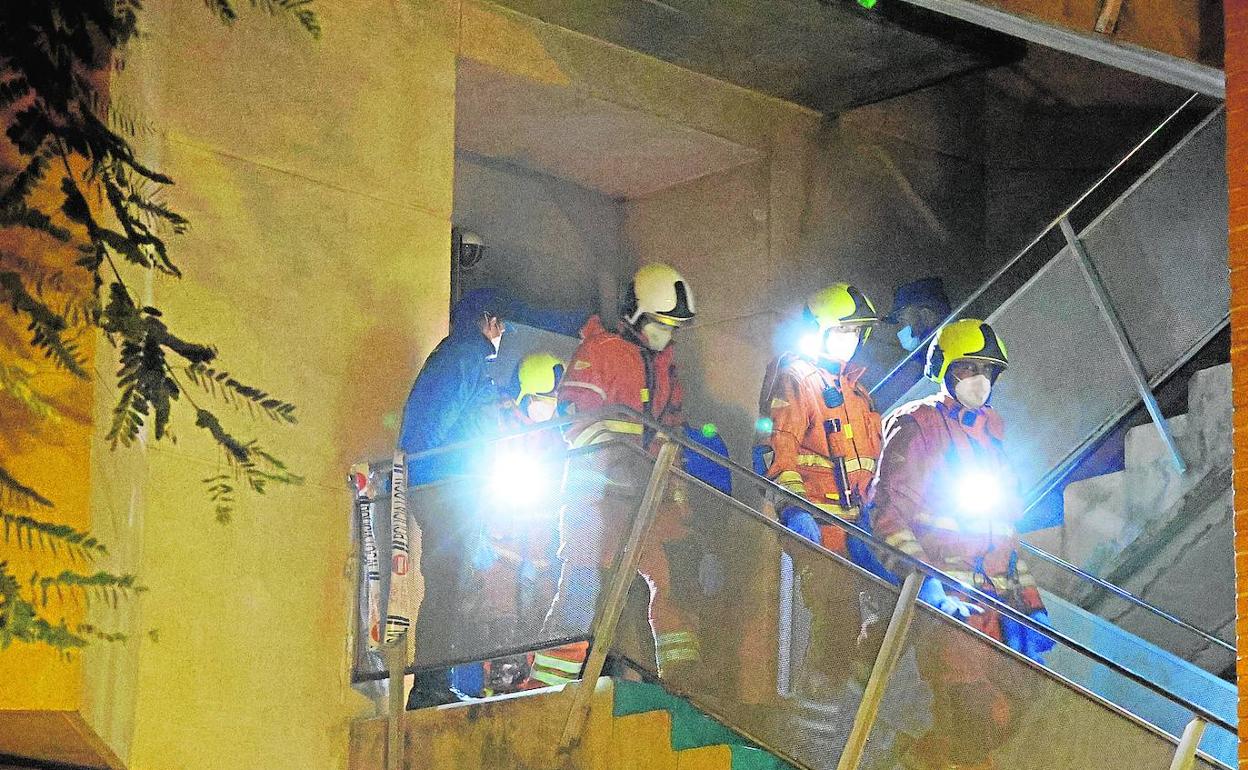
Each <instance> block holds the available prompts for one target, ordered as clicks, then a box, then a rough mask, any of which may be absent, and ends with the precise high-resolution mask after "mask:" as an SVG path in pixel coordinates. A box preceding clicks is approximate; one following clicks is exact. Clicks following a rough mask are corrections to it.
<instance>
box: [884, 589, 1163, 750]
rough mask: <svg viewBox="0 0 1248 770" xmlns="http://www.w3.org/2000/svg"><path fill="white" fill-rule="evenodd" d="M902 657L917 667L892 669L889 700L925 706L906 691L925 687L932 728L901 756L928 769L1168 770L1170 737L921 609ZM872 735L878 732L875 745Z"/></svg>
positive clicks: (962, 627)
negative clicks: (987, 764)
mask: <svg viewBox="0 0 1248 770" xmlns="http://www.w3.org/2000/svg"><path fill="white" fill-rule="evenodd" d="M906 651H907V652H906V654H911V655H913V656H914V659H915V661H916V666H915V668H914V669H912V670H911V671H902V670H898V671H897V673H896V674H895V676H894V678H893V680H892V681H891V682H890V684H889V687H888V694H889V696H890V697H892V698H893V699H894V702H900V703H904V704H908V705H910V706H911V707H912V708H914V709H920V708H922V707H923V706H924V703H923V702H920V701H918V700H916V699H915V697H914V696H913V695H909V696H908V695H905V694H903V693H905V692H921V691H922V688H920V687H918V686H917V684H916V681H915V678H916V677H917V678H918V679H920V680H922V681H923V682H925V683H926V684H927V686H928V688H930V689H929V693H930V694H927V693H925V695H924V697H930V698H931V700H930V704H931V705H930V712H931V715H932V726H931V730H930V731H929V732H928V733H926V734H925V735H923V736H922V737H921V738H920V739H919V740H918V741H915V742H914V743H912V744H911V745H910V747H909V748H908V749H907V750H908V751H910V752H911V753H913V754H916V755H919V756H922V757H923V758H924V759H926V760H927V761H928V762H930V763H932V764H933V766H937V767H940V766H949V765H955V764H956V765H963V766H967V767H978V766H981V764H982V763H985V762H987V761H989V760H992V761H994V762H995V766H996V767H1008V768H1011V770H1029V769H1032V768H1034V770H1052V768H1057V767H1062V768H1102V767H1131V768H1135V769H1136V770H1152V769H1153V768H1156V770H1165V768H1168V767H1169V766H1170V760H1171V758H1172V756H1173V754H1174V750H1175V746H1174V744H1173V743H1172V742H1171V741H1170V740H1168V739H1167V738H1165V737H1163V736H1160V735H1158V734H1157V733H1155V732H1153V731H1152V730H1150V729H1149V728H1147V727H1144V726H1142V725H1140V724H1138V723H1136V722H1134V721H1132V720H1130V719H1127V718H1124V717H1123V716H1121V715H1119V714H1117V713H1115V712H1114V711H1113V710H1111V709H1110V708H1108V707H1106V706H1105V705H1103V704H1102V703H1101V702H1099V701H1098V700H1095V699H1093V698H1091V697H1089V696H1086V695H1084V694H1082V693H1080V692H1078V691H1077V690H1074V689H1072V688H1071V687H1069V686H1068V685H1065V684H1064V683H1063V682H1061V681H1060V680H1058V679H1056V678H1054V677H1052V675H1050V674H1046V673H1044V672H1043V671H1041V670H1040V669H1037V668H1035V667H1033V666H1031V665H1030V664H1029V663H1027V662H1026V661H1024V660H1023V659H1020V658H1019V657H1017V656H1015V655H1013V654H1012V653H1010V652H1008V651H1006V650H1005V649H1003V648H1001V647H999V646H998V645H995V644H993V643H991V642H989V641H988V640H987V639H986V638H984V637H982V636H980V635H978V634H975V633H971V632H969V630H968V629H967V628H966V627H965V626H963V625H961V624H959V623H955V622H953V621H951V620H949V619H948V618H946V617H945V616H943V615H940V614H938V613H936V612H935V611H934V610H931V609H930V608H928V607H927V606H926V605H920V606H919V612H918V613H916V615H915V619H914V623H913V625H912V626H911V630H910V635H909V637H908V642H907V645H906ZM1106 673H1108V672H1106ZM877 736H878V737H883V734H882V733H881V731H879V730H877V731H876V732H875V733H873V734H872V740H875V739H876V737H877ZM937 760H943V761H944V762H946V763H947V764H946V765H940V764H939V763H938V762H937ZM868 767H892V765H891V764H884V765H868Z"/></svg>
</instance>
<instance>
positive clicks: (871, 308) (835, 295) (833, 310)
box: [803, 283, 880, 342]
mask: <svg viewBox="0 0 1248 770" xmlns="http://www.w3.org/2000/svg"><path fill="white" fill-rule="evenodd" d="M803 315H805V316H806V318H807V319H808V320H810V321H813V322H814V323H815V324H817V325H818V326H819V331H820V332H823V331H827V330H828V328H830V327H832V326H862V327H865V328H864V329H863V334H862V341H863V342H866V340H867V337H868V336H869V335H870V334H871V326H872V325H874V324H876V323H879V321H880V316H879V313H877V312H876V311H875V305H872V304H871V300H869V299H867V295H865V294H863V293H862V292H861V291H859V290H858V289H857V288H855V287H853V286H850V285H849V284H847V283H834V284H832V285H831V286H828V287H826V288H823V289H820V290H819V291H817V292H815V293H814V294H812V295H810V297H808V298H807V299H806V306H805V308H804V309H803Z"/></svg>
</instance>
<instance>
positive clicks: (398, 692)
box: [381, 630, 411, 770]
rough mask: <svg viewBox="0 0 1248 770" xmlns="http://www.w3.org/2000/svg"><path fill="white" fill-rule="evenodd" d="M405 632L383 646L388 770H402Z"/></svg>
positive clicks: (405, 660)
mask: <svg viewBox="0 0 1248 770" xmlns="http://www.w3.org/2000/svg"><path fill="white" fill-rule="evenodd" d="M409 633H411V631H410V630H409V631H404V632H403V634H401V635H400V636H399V638H398V639H395V640H394V642H393V643H391V644H387V645H383V646H382V648H381V649H382V656H383V658H384V659H385V661H386V671H387V673H388V674H389V678H388V685H389V686H388V687H387V693H386V695H387V698H388V700H387V708H386V753H385V760H386V762H385V767H386V770H402V768H403V750H404V748H405V746H404V741H403V739H404V731H403V717H404V714H405V709H404V705H405V704H404V703H403V676H404V674H405V673H406V670H407V635H408V634H409Z"/></svg>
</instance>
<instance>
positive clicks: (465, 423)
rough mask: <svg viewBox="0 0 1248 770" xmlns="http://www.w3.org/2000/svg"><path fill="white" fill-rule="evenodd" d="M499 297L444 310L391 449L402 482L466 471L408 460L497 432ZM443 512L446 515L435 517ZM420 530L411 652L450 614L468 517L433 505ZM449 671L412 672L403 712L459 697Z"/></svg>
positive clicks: (462, 466) (454, 459)
mask: <svg viewBox="0 0 1248 770" xmlns="http://www.w3.org/2000/svg"><path fill="white" fill-rule="evenodd" d="M507 304H508V302H507V300H506V298H505V297H504V296H503V295H502V294H501V293H499V292H497V291H495V290H493V289H477V290H475V291H471V292H469V293H468V294H466V295H464V297H463V298H462V299H461V300H459V302H457V303H456V304H455V307H454V308H453V309H452V310H451V333H450V334H449V335H447V336H446V338H445V339H443V340H442V341H441V342H439V343H438V346H437V347H435V348H434V349H433V352H432V353H430V354H429V358H427V359H426V360H425V364H424V366H422V367H421V369H420V373H419V374H417V375H416V382H415V383H413V385H412V390H411V393H410V394H409V395H408V397H407V403H406V405H405V406H404V408H403V424H402V427H401V428H400V429H399V441H398V448H399V449H401V450H403V452H405V453H406V454H407V458H408V459H407V466H408V483H409V485H411V486H420V485H424V484H431V483H433V482H435V481H439V480H442V479H447V478H452V477H455V476H463V475H465V474H467V473H468V472H469V471H470V468H469V466H468V463H469V462H470V461H469V459H468V458H467V457H466V456H465V454H464V453H458V452H455V453H443V454H438V455H433V456H431V457H416V458H413V457H412V455H414V454H418V453H420V452H426V451H428V450H431V449H436V448H438V447H441V446H447V445H450V444H457V443H460V442H463V441H471V440H473V439H482V438H488V437H489V436H491V435H494V434H496V433H497V432H498V429H499V425H500V420H501V415H500V406H499V405H500V404H501V403H502V396H501V394H500V392H499V390H498V387H497V386H496V385H495V384H494V381H493V380H492V379H491V378H490V376H489V373H488V371H487V368H486V367H487V364H488V363H489V361H490V360H491V359H493V358H494V357H495V356H496V355H497V354H498V348H499V344H500V343H501V342H502V338H503V331H504V329H505V320H504V319H505V317H506V316H507V315H508V313H507V307H506V306H507ZM439 513H446V514H448V515H438V514H439ZM413 514H414V515H415V516H416V518H417V520H418V523H419V525H420V546H421V547H420V573H421V576H422V577H423V579H424V585H425V591H424V596H423V597H422V598H421V602H420V611H419V613H418V615H417V620H416V635H417V649H422V648H423V649H430V648H433V649H438V648H439V647H440V646H443V645H439V644H438V642H439V641H440V637H444V636H445V634H446V628H447V627H448V626H450V625H451V619H452V618H453V617H454V616H455V614H456V609H455V606H456V602H457V601H458V598H457V594H458V588H459V584H460V581H461V579H462V578H463V576H464V574H465V569H466V566H465V565H466V563H467V562H468V551H469V544H470V543H471V542H472V540H473V538H472V535H473V522H472V517H470V516H461V515H457V514H456V513H455V512H453V511H450V510H449V509H448V510H446V511H442V510H441V507H439V506H418V507H417V508H416V509H415V510H413ZM451 685H452V672H451V670H450V669H449V668H441V669H436V670H426V671H422V672H420V673H418V674H417V675H416V681H415V683H414V685H413V687H412V691H411V693H410V695H409V696H408V704H407V707H408V708H409V709H414V708H425V707H427V706H434V705H439V704H443V703H453V702H456V701H458V700H460V699H461V697H460V694H459V693H457V692H456V691H455V690H453V689H452V686H451Z"/></svg>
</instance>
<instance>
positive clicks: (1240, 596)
mask: <svg viewBox="0 0 1248 770" xmlns="http://www.w3.org/2000/svg"><path fill="white" fill-rule="evenodd" d="M1226 53H1227V55H1226V117H1227V137H1226V143H1227V147H1226V169H1227V176H1228V181H1229V183H1230V195H1231V197H1230V222H1229V225H1230V244H1229V246H1230V267H1231V402H1232V404H1233V406H1234V410H1235V412H1234V420H1233V425H1234V439H1235V460H1234V468H1235V470H1234V477H1233V480H1232V486H1233V488H1234V489H1235V490H1236V494H1235V495H1234V501H1235V502H1234V506H1235V617H1236V633H1235V641H1236V646H1237V648H1238V650H1239V656H1238V658H1237V660H1236V673H1237V674H1238V680H1239V688H1240V689H1239V723H1240V724H1241V725H1244V724H1248V697H1245V688H1248V655H1245V654H1244V650H1245V649H1248V494H1244V490H1246V489H1248V4H1245V3H1228V4H1227V6H1226ZM1239 760H1240V764H1241V765H1243V764H1245V763H1248V742H1245V741H1244V740H1243V728H1242V727H1241V732H1240V744H1239Z"/></svg>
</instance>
